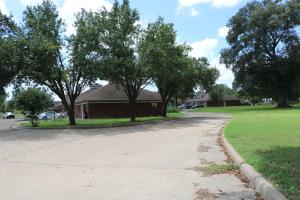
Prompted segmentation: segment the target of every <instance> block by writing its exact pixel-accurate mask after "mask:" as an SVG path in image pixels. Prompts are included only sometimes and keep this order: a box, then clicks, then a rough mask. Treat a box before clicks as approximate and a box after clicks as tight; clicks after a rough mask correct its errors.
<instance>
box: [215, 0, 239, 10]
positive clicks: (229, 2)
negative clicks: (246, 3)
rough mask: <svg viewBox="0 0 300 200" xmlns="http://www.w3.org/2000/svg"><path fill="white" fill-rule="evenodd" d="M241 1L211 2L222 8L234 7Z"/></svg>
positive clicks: (216, 0) (217, 0)
mask: <svg viewBox="0 0 300 200" xmlns="http://www.w3.org/2000/svg"><path fill="white" fill-rule="evenodd" d="M240 2H241V0H212V1H211V4H212V6H214V7H217V8H221V7H232V6H236V5H238V4H239V3H240Z"/></svg>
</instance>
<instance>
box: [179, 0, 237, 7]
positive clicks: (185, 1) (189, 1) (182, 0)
mask: <svg viewBox="0 0 300 200" xmlns="http://www.w3.org/2000/svg"><path fill="white" fill-rule="evenodd" d="M240 2H241V0H178V3H179V8H182V7H192V6H194V5H197V4H201V3H206V4H210V5H211V6H213V7H217V8H222V7H231V6H236V5H237V4H239V3H240Z"/></svg>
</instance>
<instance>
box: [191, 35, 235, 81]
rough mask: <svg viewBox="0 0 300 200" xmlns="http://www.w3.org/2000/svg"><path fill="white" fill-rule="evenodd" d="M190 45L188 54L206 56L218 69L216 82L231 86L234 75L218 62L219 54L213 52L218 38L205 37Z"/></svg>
mask: <svg viewBox="0 0 300 200" xmlns="http://www.w3.org/2000/svg"><path fill="white" fill-rule="evenodd" d="M190 45H191V47H192V48H193V49H192V51H191V53H190V55H191V56H193V57H196V58H199V57H206V58H208V60H209V62H210V64H211V66H212V67H216V68H217V69H218V70H219V71H220V78H219V79H218V81H217V82H218V83H223V84H227V85H228V86H230V87H231V86H232V82H233V80H234V75H233V73H232V71H231V70H229V69H227V68H226V67H225V65H224V64H220V62H219V54H217V53H215V49H216V48H217V46H218V39H213V38H206V39H204V40H201V41H198V42H194V43H192V44H190Z"/></svg>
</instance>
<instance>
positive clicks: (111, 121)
mask: <svg viewBox="0 0 300 200" xmlns="http://www.w3.org/2000/svg"><path fill="white" fill-rule="evenodd" d="M183 115H184V114H183V113H168V117H167V118H164V117H160V116H150V117H137V118H136V122H137V123H143V122H155V121H159V120H164V119H175V118H179V117H182V116H183ZM76 122H77V126H76V127H93V126H94V127H101V126H103V127H105V126H116V125H126V124H130V123H131V122H130V119H129V118H107V119H105V118H103V119H87V120H85V119H77V120H76ZM68 124H69V121H68V119H57V120H47V121H44V120H42V121H40V123H39V127H38V128H67V127H68V126H69V125H68ZM20 126H21V127H25V128H31V123H30V122H22V123H20Z"/></svg>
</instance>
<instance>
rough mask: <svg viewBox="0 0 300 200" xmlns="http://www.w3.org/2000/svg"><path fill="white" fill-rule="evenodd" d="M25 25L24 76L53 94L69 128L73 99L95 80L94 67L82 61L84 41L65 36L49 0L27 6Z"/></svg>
mask: <svg viewBox="0 0 300 200" xmlns="http://www.w3.org/2000/svg"><path fill="white" fill-rule="evenodd" d="M24 24H25V26H24V33H25V36H24V37H25V38H26V47H27V48H26V51H25V57H26V65H25V67H24V69H23V70H22V73H23V75H25V76H26V77H29V78H30V79H31V80H33V81H34V82H35V83H38V84H41V85H44V86H47V87H48V88H49V89H50V90H51V91H52V92H53V93H55V94H56V95H57V96H58V97H59V98H60V99H61V101H62V104H63V105H64V107H65V108H66V110H67V112H68V117H69V123H70V125H75V124H76V121H75V114H74V107H75V100H76V98H77V97H78V96H79V95H80V93H81V92H82V91H83V90H84V89H85V88H86V87H87V86H88V85H89V84H91V83H93V82H94V81H95V80H96V78H97V77H96V74H95V70H94V66H93V65H89V64H88V63H86V62H84V61H85V60H82V62H81V58H82V57H83V55H85V51H84V49H83V48H81V43H80V42H79V41H80V40H84V39H85V38H81V35H80V34H78V35H75V36H71V37H70V38H67V37H66V34H65V25H64V23H63V20H62V19H61V18H60V17H59V14H58V11H57V8H56V6H55V5H54V4H53V3H52V2H51V1H50V0H44V1H43V3H42V4H40V5H37V6H32V7H27V9H26V11H25V12H24ZM76 24H77V25H78V23H76ZM66 49H67V50H68V52H67V53H63V50H66ZM83 62H84V63H83Z"/></svg>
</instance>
